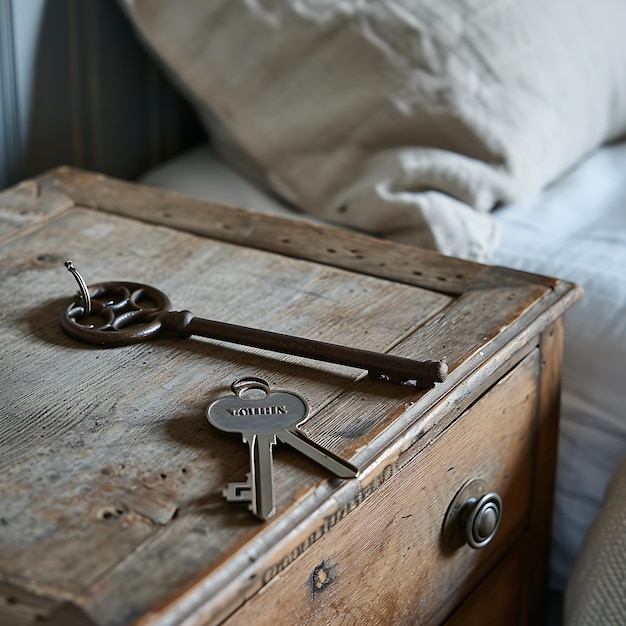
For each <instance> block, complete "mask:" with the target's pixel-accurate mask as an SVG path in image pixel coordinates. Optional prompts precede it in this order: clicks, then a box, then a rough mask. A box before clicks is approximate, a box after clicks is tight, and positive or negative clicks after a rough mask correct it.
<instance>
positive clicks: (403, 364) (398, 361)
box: [163, 311, 448, 387]
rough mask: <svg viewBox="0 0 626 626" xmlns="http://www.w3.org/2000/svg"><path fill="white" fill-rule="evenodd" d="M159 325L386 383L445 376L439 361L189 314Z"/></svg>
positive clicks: (429, 382) (425, 382) (422, 383)
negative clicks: (352, 369) (349, 370)
mask: <svg viewBox="0 0 626 626" xmlns="http://www.w3.org/2000/svg"><path fill="white" fill-rule="evenodd" d="M163 322H164V325H165V328H166V329H167V330H169V331H170V332H173V333H175V334H176V335H178V336H179V337H191V336H192V335H198V336H201V337H206V338H209V339H217V340H221V341H227V342H229V343H235V344H238V345H244V346H251V347H254V348H261V349H262V350H269V351H271V352H278V353H281V354H291V355H293V356H300V357H305V358H307V359H313V360H317V361H324V362H327V363H335V364H337V365H347V366H349V367H355V368H359V369H365V370H367V371H368V373H369V375H370V377H371V378H382V379H386V380H389V381H390V382H405V381H413V380H414V381H416V385H417V386H418V387H432V386H433V385H434V383H438V382H443V381H444V380H445V379H446V376H447V373H448V368H447V366H446V364H445V363H444V362H443V361H416V360H413V359H407V358H405V357H399V356H394V355H391V354H383V353H379V352H373V351H370V350H362V349H360V348H351V347H348V346H342V345H338V344H333V343H326V342H323V341H316V340H314V339H305V338H302V337H294V336H292V335H286V334H282V333H276V332H272V331H268V330H259V329H256V328H249V327H247V326H239V325H237V324H230V323H228V322H218V321H215V320H208V319H204V318H200V317H195V316H194V315H193V314H192V313H191V312H189V311H170V312H169V313H167V314H166V316H165V318H164V320H163Z"/></svg>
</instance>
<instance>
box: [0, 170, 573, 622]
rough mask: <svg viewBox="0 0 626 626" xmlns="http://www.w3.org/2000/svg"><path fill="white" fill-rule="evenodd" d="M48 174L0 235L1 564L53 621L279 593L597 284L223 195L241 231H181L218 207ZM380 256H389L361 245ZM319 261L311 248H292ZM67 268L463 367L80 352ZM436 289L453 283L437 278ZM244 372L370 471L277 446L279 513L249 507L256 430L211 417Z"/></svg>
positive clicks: (14, 205)
mask: <svg viewBox="0 0 626 626" xmlns="http://www.w3.org/2000/svg"><path fill="white" fill-rule="evenodd" d="M42 181H43V182H40V185H41V186H38V189H40V190H43V195H44V198H43V199H42V200H41V202H42V206H43V207H44V208H42V209H41V210H39V209H37V205H36V204H35V205H34V209H33V212H34V214H36V215H37V218H38V219H34V218H33V219H32V220H31V221H30V223H28V224H19V223H12V224H11V228H10V229H8V230H7V232H6V233H5V235H4V238H3V239H0V243H2V252H3V254H2V259H3V261H2V264H1V273H0V288H1V289H2V293H3V295H4V296H5V302H6V303H7V304H6V305H5V307H3V309H2V311H1V312H0V319H1V320H2V327H3V333H2V335H1V336H0V363H1V364H2V373H3V384H4V388H5V389H7V390H8V392H7V393H5V394H3V397H2V400H0V402H1V405H0V406H1V407H2V421H1V423H0V467H1V468H2V471H3V474H2V476H3V480H2V483H1V484H0V491H1V493H2V495H1V496H0V502H2V512H1V513H0V518H1V520H0V521H1V523H2V526H0V543H1V549H0V572H1V573H2V581H4V582H5V583H6V585H9V587H5V588H6V589H9V591H5V593H7V597H8V598H12V599H13V600H17V595H18V591H19V592H21V593H32V594H35V595H36V596H38V597H41V598H43V599H44V600H46V599H47V600H46V601H42V606H43V607H44V608H43V609H42V611H43V613H44V614H45V613H46V612H50V611H51V610H52V608H53V607H54V606H55V605H56V604H58V603H61V602H62V601H63V600H71V601H73V602H75V603H77V604H78V605H80V606H81V607H83V609H84V610H85V611H86V612H87V613H89V614H90V615H91V616H92V619H94V620H96V621H97V622H98V623H101V624H128V623H131V622H132V623H134V622H136V623H138V624H139V623H142V624H168V623H177V622H178V621H180V620H182V619H184V618H185V617H188V616H190V615H192V614H193V613H194V611H197V609H198V608H199V607H203V610H204V611H205V612H206V611H208V612H209V613H210V614H211V615H213V616H219V615H227V614H228V613H230V612H232V611H233V610H234V608H236V607H237V606H238V605H239V604H241V603H242V602H243V601H244V599H245V598H246V597H250V596H251V595H253V594H254V593H256V592H257V591H258V590H259V589H261V588H263V587H264V585H265V583H266V582H267V581H266V580H264V575H265V573H266V572H267V571H268V569H269V568H271V567H272V564H273V563H276V562H277V559H278V560H280V559H282V558H284V555H285V554H289V553H290V546H294V545H295V546H296V547H297V546H298V545H300V543H301V542H302V540H303V538H304V539H306V537H308V536H310V533H311V532H312V531H311V529H313V530H314V529H315V528H319V526H320V524H324V523H326V522H325V520H327V519H332V516H333V515H335V516H336V513H337V511H340V510H341V508H342V507H345V506H346V503H350V502H353V501H355V499H357V500H358V499H361V500H364V498H365V496H364V495H363V494H366V495H371V494H372V493H374V491H375V489H374V488H375V487H378V486H380V484H382V483H381V480H382V478H381V477H384V475H385V474H384V471H385V467H388V466H390V465H391V466H392V465H393V464H394V463H397V462H398V460H399V459H401V458H404V455H405V454H407V450H410V449H412V450H415V449H416V448H422V447H425V446H427V445H428V443H429V441H432V439H433V438H434V437H435V436H436V435H438V434H439V433H441V432H442V431H443V430H444V429H445V427H446V426H447V425H448V424H449V423H450V422H451V421H452V420H454V419H455V418H456V417H457V416H458V415H459V414H460V412H461V411H462V410H463V409H464V408H465V407H467V406H468V405H469V404H471V402H472V401H473V400H475V399H476V398H477V397H478V395H479V394H480V393H482V392H483V391H484V390H485V389H486V388H487V387H488V386H489V385H490V384H492V382H493V380H495V379H494V376H496V375H501V374H503V373H504V372H505V371H506V369H508V368H510V367H511V365H512V364H513V363H514V362H516V361H519V360H520V359H521V358H522V357H523V356H524V355H525V354H527V353H528V352H529V350H530V349H531V348H532V345H534V344H533V343H532V342H533V341H535V338H536V337H537V336H538V334H539V333H540V332H541V331H542V330H543V329H544V328H545V327H546V326H547V325H548V324H550V323H551V322H552V321H554V320H555V319H557V318H558V317H559V316H560V315H561V314H562V313H563V311H564V310H565V309H566V308H567V306H569V305H570V304H571V303H572V302H573V301H574V300H575V299H576V298H577V297H578V295H579V293H578V290H577V289H576V288H575V287H573V286H572V285H570V284H568V283H565V282H562V281H557V280H553V279H544V278H539V277H527V276H525V275H522V274H519V273H517V272H510V271H508V270H502V269H498V268H484V267H483V266H477V265H475V264H466V263H464V262H460V261H455V260H449V259H445V258H444V257H439V256H438V255H434V254H433V253H425V252H423V251H415V250H414V249H411V248H405V247H403V246H396V245H395V244H388V243H387V242H379V241H378V240H374V239H370V238H367V237H361V236H355V237H356V239H355V241H357V242H358V245H357V244H353V245H351V237H352V235H350V234H349V233H346V232H343V231H336V230H334V229H327V228H321V227H314V228H312V227H310V226H306V225H304V224H301V223H297V224H296V223H294V222H291V221H289V220H284V219H280V218H269V217H268V218H266V217H264V216H259V215H257V214H254V213H253V212H245V211H236V210H231V209H228V208H225V207H215V206H214V205H208V206H207V214H208V215H209V216H210V219H211V220H213V219H215V220H216V222H217V223H218V224H219V223H230V222H228V216H229V212H230V211H233V215H234V218H233V219H234V222H233V223H232V224H233V226H232V228H230V229H222V230H226V231H228V233H229V235H228V238H230V240H231V242H230V243H228V242H225V241H223V240H224V239H225V238H224V237H219V239H220V240H221V241H218V240H216V239H212V238H210V239H207V238H205V237H199V236H196V235H193V234H190V233H189V232H184V231H189V230H191V229H192V228H193V227H194V225H193V224H192V223H191V222H190V220H191V219H192V217H193V215H194V214H195V216H196V220H197V219H198V211H199V210H200V208H201V206H204V203H197V202H196V203H194V202H195V201H193V202H192V201H188V200H181V199H180V197H179V196H176V195H174V194H164V193H163V192H157V195H158V196H159V197H161V196H162V198H163V199H162V200H161V202H163V203H169V205H168V206H170V207H171V208H175V209H176V210H178V206H179V205H178V204H177V203H178V202H180V207H181V208H180V211H181V215H183V218H181V220H180V221H182V222H183V223H182V224H178V225H177V226H178V227H181V226H182V227H183V228H182V230H179V229H174V228H170V227H159V226H148V225H146V224H142V223H141V222H138V221H135V220H130V219H127V218H124V217H121V216H119V215H117V216H116V215H107V214H103V213H98V212H95V211H92V210H89V209H81V208H80V204H81V203H83V204H91V205H96V206H97V208H99V209H102V210H104V211H107V212H109V213H112V212H116V213H122V212H124V211H127V212H129V213H130V214H141V213H142V212H145V211H146V210H147V209H146V208H145V206H144V205H145V203H146V202H148V201H150V202H152V203H154V202H155V198H154V190H145V189H143V188H141V187H137V186H133V185H127V184H123V183H117V182H116V181H107V180H103V179H101V177H98V176H96V175H92V174H84V173H81V172H77V171H74V170H62V171H56V172H54V173H52V174H51V175H49V176H44V177H42ZM94 181H95V182H94ZM61 187H62V190H61ZM109 187H110V188H109ZM107 188H109V190H108V191H107ZM47 190H51V191H50V194H51V197H50V198H48V196H46V194H47V193H48V191H47ZM92 193H93V198H92V197H91V195H90V194H92ZM23 194H24V187H22V188H18V189H14V190H10V191H8V192H5V193H4V194H2V195H1V196H0V201H1V204H2V206H3V207H5V208H6V207H8V208H6V213H7V214H8V215H12V214H15V213H17V214H19V212H20V211H21V210H22V209H20V208H19V207H20V206H23V197H22V196H23ZM13 196H15V197H16V200H15V201H13V200H12V199H11V198H12V197H13ZM79 196H80V198H79ZM90 198H92V199H90ZM94 198H95V199H94ZM68 199H69V200H68ZM151 206H153V205H151ZM45 207H48V208H45ZM50 207H51V208H50ZM72 207H74V208H72ZM194 212H195V213H194ZM157 217H158V215H157ZM219 220H222V222H219ZM9 221H10V220H9ZM188 221H189V223H187V222H188ZM204 228H205V227H204V226H203V227H202V229H204ZM202 229H201V230H202ZM307 229H311V230H310V231H308V230H307ZM251 233H252V235H253V236H251ZM295 234H298V239H297V240H296V239H295V238H294V237H295ZM261 235H264V236H266V237H267V241H265V240H263V239H262V238H261ZM319 237H322V241H323V242H324V244H325V247H324V246H322V247H320V239H319ZM285 239H289V240H290V241H298V246H297V248H296V249H294V248H292V247H290V246H289V245H288V244H287V243H285V242H284V241H283V240H285ZM328 242H332V245H333V246H336V248H331V249H333V250H335V252H329V251H328V246H329V243H328ZM233 243H235V244H246V245H245V246H244V245H233ZM340 243H341V246H340V245H339V244H340ZM305 244H306V245H305ZM285 247H286V248H287V249H285ZM362 247H366V248H367V250H368V251H371V254H369V252H368V255H360V254H357V253H356V252H354V251H356V250H361V248H362ZM300 251H301V252H302V256H303V257H305V258H307V259H309V260H299V259H295V258H289V257H294V256H296V255H297V253H298V252H300ZM338 252H339V253H338ZM285 254H286V255H287V256H285ZM359 256H364V257H366V258H363V259H360V258H357V257H359ZM67 258H71V259H73V260H74V262H75V263H76V265H77V266H78V267H79V268H80V270H81V271H82V272H83V274H84V275H85V277H86V279H87V280H88V282H90V283H93V282H100V281H103V280H135V281H137V282H145V283H149V284H152V285H154V286H156V287H158V288H160V289H162V290H163V291H165V292H166V293H167V294H168V295H169V296H170V298H171V299H172V301H173V304H174V307H175V308H189V309H191V310H192V311H193V312H194V313H196V314H198V315H203V316H208V317H211V316H213V317H215V318H217V319H224V320H227V321H231V322H234V323H240V324H248V325H254V326H259V327H264V328H267V329H269V330H275V331H278V332H289V333H294V334H299V335H302V336H308V337H311V338H315V339H320V340H324V341H336V342H338V343H344V344H347V345H350V344H352V345H356V346H357V347H361V348H367V349H372V350H381V351H390V352H393V353H394V354H400V355H402V356H411V357H413V358H424V359H433V358H437V359H438V358H446V359H447V361H448V365H449V368H450V375H449V376H448V379H447V380H446V382H445V383H443V384H441V385H438V386H437V387H436V388H435V389H433V390H431V391H424V390H422V391H418V390H415V389H410V388H406V387H397V386H393V385H388V384H385V383H381V382H374V381H369V380H367V379H364V378H363V375H360V376H359V375H358V373H357V374H355V372H354V371H353V370H351V369H349V368H343V367H340V366H331V365H327V364H322V363H316V362H311V361H304V360H302V359H298V358H295V357H284V356H281V357H272V356H270V355H269V354H268V353H263V352H262V351H258V350H249V349H245V348H242V347H235V346H231V345H226V344H219V343H216V342H211V341H205V340H199V339H194V340H187V341H180V340H176V339H168V338H160V339H158V340H157V341H156V342H154V343H147V344H142V345H136V346H131V347H128V348H122V349H116V350H99V349H94V348H93V347H90V346H82V345H78V344H76V343H75V342H73V341H72V340H71V339H69V338H68V337H66V336H65V335H63V334H62V332H61V331H60V329H59V326H58V321H57V318H58V314H59V312H60V310H61V308H62V307H63V306H64V305H65V304H66V303H67V302H68V299H69V298H68V297H67V296H71V294H72V293H74V291H75V286H74V285H73V283H72V280H71V277H70V276H69V274H67V272H65V270H64V268H63V266H62V262H63V261H64V260H65V259H67ZM400 259H405V260H407V259H408V260H409V265H408V266H405V265H403V264H402V263H400ZM311 261H314V262H311ZM382 263H384V264H385V265H381V264H382ZM396 264H399V267H397V268H395V270H394V266H395V265H396ZM459 264H460V266H459ZM337 266H341V267H344V268H345V267H348V268H349V269H350V271H346V269H338V268H337ZM407 267H408V268H409V269H408V270H407ZM415 267H420V268H425V269H426V271H424V272H422V269H420V270H415V269H412V268H415ZM450 267H452V268H453V269H452V273H453V274H451V272H450ZM458 267H462V268H464V270H463V271H464V272H465V270H467V271H466V272H465V273H461V271H460V270H459V269H458ZM396 270H397V273H398V274H399V280H398V281H396V280H394V279H393V273H394V271H396ZM417 272H420V273H419V274H418V273H417ZM446 272H447V273H446ZM381 274H384V275H385V277H384V279H381V278H380V275H381ZM372 275H373V276H372ZM452 275H453V276H456V283H455V282H454V281H453V280H452ZM377 276H378V277H377ZM437 276H440V277H444V276H445V277H446V281H443V280H438V279H437ZM461 277H462V278H461ZM448 279H449V280H448ZM433 284H438V285H439V286H441V285H444V286H445V288H443V289H437V290H433V289H428V287H431V286H432V285H433ZM451 284H454V288H450V285H451ZM455 292H459V293H458V294H456V295H455ZM453 296H454V297H453ZM246 375H257V376H259V375H260V376H262V377H265V378H267V379H268V380H269V381H270V383H271V384H272V386H274V387H276V388H285V389H291V390H294V391H296V392H298V393H300V394H302V395H303V396H305V397H306V398H307V400H308V401H309V403H310V405H311V407H312V418H311V419H310V421H309V423H308V424H307V427H306V430H307V431H308V432H309V434H310V435H311V436H313V437H314V438H316V440H319V441H320V442H321V443H322V444H323V445H325V446H327V447H328V448H330V449H332V450H333V451H334V452H336V453H337V454H339V455H341V456H343V457H344V458H346V459H351V460H352V461H353V462H355V463H357V464H358V465H359V467H361V468H362V474H361V476H360V478H359V479H358V480H354V481H343V482H342V481H335V480H328V476H327V474H326V472H324V470H323V469H321V468H319V467H317V466H315V465H314V464H312V463H311V462H309V461H308V460H307V459H304V458H302V457H299V456H298V455H296V454H295V453H292V452H291V451H290V450H289V449H287V448H282V447H279V448H278V450H277V452H276V454H275V458H276V490H277V506H278V511H279V512H278V514H277V516H276V517H275V518H274V519H273V520H271V521H270V522H268V523H266V524H258V523H257V522H256V521H255V520H254V519H253V518H252V517H251V516H250V514H249V513H248V512H247V511H246V510H245V507H244V506H237V505H233V504H228V503H226V502H225V501H223V499H222V498H221V495H220V493H221V489H222V488H223V487H224V486H225V485H226V483H227V482H229V481H231V480H241V479H242V478H243V476H244V474H245V472H246V471H247V469H246V464H247V451H246V448H245V446H244V445H242V444H241V442H240V441H239V440H238V439H237V437H229V436H226V435H224V434H222V433H218V432H215V431H212V430H211V429H210V427H209V426H208V425H207V424H206V420H205V419H204V409H205V408H206V406H207V405H208V403H209V402H210V401H211V400H212V399H214V398H215V397H217V396H218V395H221V394H224V393H228V387H229V385H230V383H231V382H232V380H234V379H235V378H238V377H241V376H246ZM416 441H417V444H416V443H415V442H416ZM307 533H308V534H307ZM86 546H89V550H86ZM292 549H293V548H292ZM11 585H12V586H13V587H14V588H15V589H16V590H17V591H16V594H14V596H11V595H10V586H11ZM120 590H124V593H121V591H120ZM9 604H11V603H9ZM11 607H12V608H11ZM11 607H9V608H11V611H12V614H15V613H16V612H15V610H14V609H15V603H13V604H11ZM44 609H45V610H44ZM140 616H143V617H140ZM190 619H191V618H190Z"/></svg>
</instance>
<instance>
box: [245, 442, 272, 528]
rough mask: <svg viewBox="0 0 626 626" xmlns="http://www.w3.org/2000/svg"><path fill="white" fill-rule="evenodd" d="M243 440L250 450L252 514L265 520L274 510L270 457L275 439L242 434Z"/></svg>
mask: <svg viewBox="0 0 626 626" xmlns="http://www.w3.org/2000/svg"><path fill="white" fill-rule="evenodd" d="M243 438H244V441H246V442H247V443H248V447H249V450H250V474H251V480H250V482H251V489H252V491H251V496H252V500H251V508H252V512H253V513H254V514H255V515H256V516H257V517H260V518H261V519H263V520H266V519H268V518H270V517H271V516H272V515H273V514H274V511H275V510H276V504H275V500H274V459H273V456H272V446H273V445H274V444H275V443H276V437H275V435H268V434H244V435H243Z"/></svg>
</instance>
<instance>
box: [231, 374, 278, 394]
mask: <svg viewBox="0 0 626 626" xmlns="http://www.w3.org/2000/svg"><path fill="white" fill-rule="evenodd" d="M230 388H231V391H232V392H233V393H234V394H235V395H236V396H237V397H239V398H241V397H242V394H243V393H245V392H246V391H250V390H251V389H258V390H260V391H263V392H264V393H265V395H266V396H269V395H270V386H269V383H268V382H267V381H266V380H263V379H262V378H257V377H256V376H248V377H247V378H240V379H239V380H236V381H235V382H234V383H233V384H232V385H231V386H230Z"/></svg>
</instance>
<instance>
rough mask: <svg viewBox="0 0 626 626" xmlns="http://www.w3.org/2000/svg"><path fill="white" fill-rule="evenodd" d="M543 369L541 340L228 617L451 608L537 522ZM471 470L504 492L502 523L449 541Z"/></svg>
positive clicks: (325, 617) (312, 617) (373, 616)
mask: <svg viewBox="0 0 626 626" xmlns="http://www.w3.org/2000/svg"><path fill="white" fill-rule="evenodd" d="M539 370H540V362H539V350H538V349H537V350H534V351H533V352H532V353H531V354H530V355H529V356H528V357H526V358H525V359H524V361H522V362H521V363H520V364H519V365H517V366H516V367H515V368H514V370H513V371H511V372H510V373H509V374H508V375H507V376H505V377H504V378H503V379H501V380H500V381H499V382H498V383H497V384H496V385H494V386H493V387H492V388H491V389H490V390H489V391H488V392H487V393H486V394H485V395H483V396H482V397H481V398H480V399H479V400H478V401H477V402H476V403H475V404H474V405H472V406H471V407H470V408H469V409H468V410H467V411H465V412H464V413H463V415H462V416H461V417H460V418H459V419H457V420H456V421H455V422H454V423H453V424H452V425H451V426H450V427H449V428H448V429H447V430H446V431H444V432H443V433H442V434H441V435H440V436H439V437H438V438H437V439H435V440H434V442H433V443H432V444H431V445H430V446H428V447H426V448H425V449H424V450H422V451H421V452H420V453H419V454H417V455H415V456H414V457H413V458H410V454H407V455H406V456H405V459H406V460H404V461H403V464H402V465H401V468H400V469H398V471H397V472H396V473H395V475H394V476H393V477H391V478H390V479H389V480H387V482H385V483H384V484H383V485H382V486H381V487H380V488H379V489H378V490H377V491H376V492H375V493H374V494H373V495H372V496H370V497H369V498H367V500H365V501H364V502H363V503H362V504H361V505H360V506H359V507H358V508H356V509H355V510H354V511H353V512H351V513H350V514H349V515H348V516H346V517H345V518H344V519H342V520H341V521H340V522H339V523H338V524H337V525H336V526H335V527H334V528H333V529H332V531H331V532H328V533H327V534H326V535H324V536H323V537H322V538H321V539H319V541H317V542H316V543H315V545H313V546H312V547H311V548H310V549H308V550H306V551H305V552H304V553H303V554H302V555H301V556H300V557H299V558H297V559H296V560H295V561H294V562H293V563H291V565H289V566H288V567H286V568H285V569H284V570H282V571H281V572H280V573H279V574H278V575H276V576H275V577H274V578H273V579H272V580H271V581H270V582H269V583H268V584H267V585H266V586H265V587H263V588H262V589H261V591H260V592H259V593H258V594H256V595H255V596H254V597H253V598H251V599H250V600H249V601H248V602H246V604H245V605H243V606H242V607H241V608H240V609H239V610H238V611H237V612H236V613H235V614H233V615H232V616H231V617H230V618H229V619H228V620H227V621H226V623H227V624H229V625H231V626H232V625H234V624H250V623H254V624H268V625H271V626H274V625H275V624H276V620H277V619H280V622H281V623H293V624H336V623H340V624H344V625H349V624H362V623H368V624H416V623H439V622H441V621H443V620H444V619H446V618H447V617H448V616H449V615H451V613H452V612H453V610H454V608H455V607H456V606H458V605H459V604H460V603H461V602H462V601H463V600H464V599H465V598H466V597H468V596H469V595H470V593H471V592H472V590H473V589H474V588H475V587H477V586H478V584H479V583H480V581H481V580H482V579H483V578H484V577H485V576H486V575H487V574H488V573H489V571H490V570H491V569H492V568H493V567H494V566H495V564H496V563H497V562H498V561H499V560H500V559H501V558H502V557H503V555H504V553H505V552H506V551H507V550H508V549H509V548H510V547H511V546H512V545H513V544H514V543H515V541H516V540H517V539H518V538H519V537H520V535H521V534H522V533H523V530H524V528H525V526H526V525H527V523H528V515H529V510H530V505H531V500H532V478H533V464H534V461H533V452H534V447H535V440H536V437H535V434H536V433H535V430H536V414H537V395H538V391H537V389H538V380H539ZM472 479H481V480H482V481H484V483H485V485H486V486H487V488H488V490H490V491H494V492H497V493H498V494H499V495H500V497H501V499H502V515H501V518H500V524H499V527H498V529H497V532H496V534H495V537H494V538H493V540H492V541H491V542H490V543H488V544H487V545H486V546H485V547H483V548H480V549H473V548H471V547H469V546H468V545H463V546H461V547H456V548H450V547H448V546H447V545H446V544H445V542H444V541H443V540H442V526H443V521H444V518H445V516H446V513H447V511H448V509H449V506H450V504H451V502H452V501H453V500H454V498H455V495H456V494H457V493H458V492H459V491H460V489H461V487H463V486H464V485H465V484H466V483H467V482H468V481H470V480H472Z"/></svg>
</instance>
